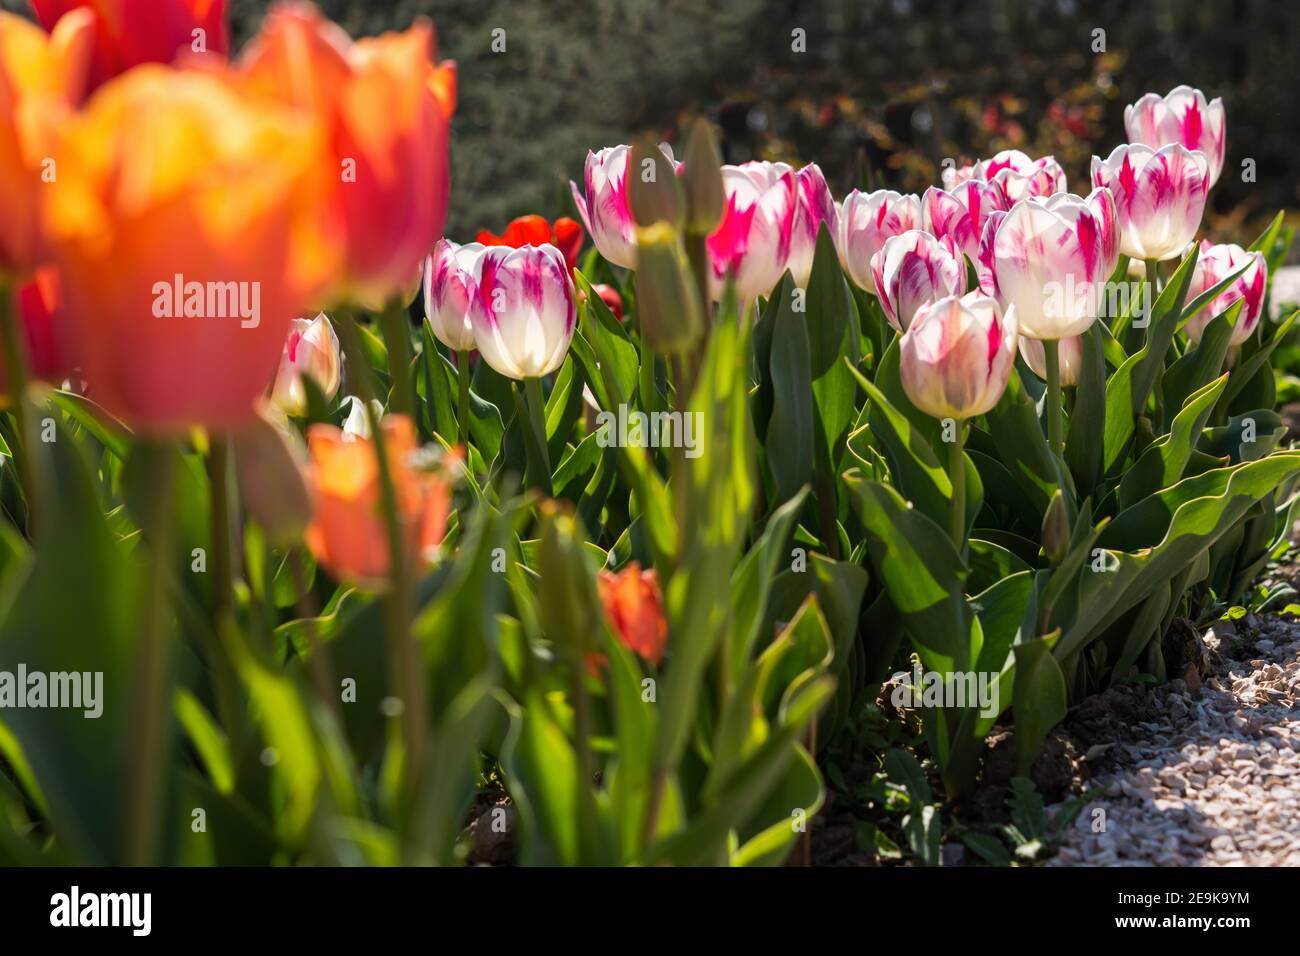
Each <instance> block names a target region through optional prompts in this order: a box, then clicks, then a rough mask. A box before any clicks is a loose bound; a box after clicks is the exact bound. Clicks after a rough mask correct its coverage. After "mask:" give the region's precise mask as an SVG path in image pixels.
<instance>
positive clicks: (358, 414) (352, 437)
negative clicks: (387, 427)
mask: <svg viewBox="0 0 1300 956" xmlns="http://www.w3.org/2000/svg"><path fill="white" fill-rule="evenodd" d="M343 404H344V406H345V407H346V408H347V409H348V413H347V415H346V416H344V418H343V440H344V441H356V440H357V439H358V438H361V439H368V438H369V437H370V415H371V413H373V414H374V416H375V418H376V419H378V418H380V417H382V416H383V414H384V406H383V405H382V404H381V403H380V401H379V399H377V398H372V399H371V400H370V401H369V402H363V401H362V400H361V399H359V398H357V397H356V396H355V395H349V396H348V397H347V398H346V399H344V400H343Z"/></svg>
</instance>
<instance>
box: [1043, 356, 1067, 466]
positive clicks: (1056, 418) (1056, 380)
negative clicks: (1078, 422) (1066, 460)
mask: <svg viewBox="0 0 1300 956" xmlns="http://www.w3.org/2000/svg"><path fill="white" fill-rule="evenodd" d="M1058 348H1059V343H1058V342H1057V341H1056V339H1043V355H1044V357H1045V362H1046V365H1047V440H1048V443H1049V444H1050V445H1051V447H1052V454H1054V455H1056V456H1057V457H1058V458H1059V457H1060V456H1062V455H1063V454H1065V440H1064V438H1063V437H1062V436H1063V434H1064V425H1063V422H1062V421H1061V355H1060V352H1059V351H1058Z"/></svg>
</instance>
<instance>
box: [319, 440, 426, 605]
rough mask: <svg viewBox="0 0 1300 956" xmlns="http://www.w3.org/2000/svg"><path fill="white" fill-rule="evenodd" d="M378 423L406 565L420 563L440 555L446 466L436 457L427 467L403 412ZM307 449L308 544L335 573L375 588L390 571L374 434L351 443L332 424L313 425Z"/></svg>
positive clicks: (325, 565) (418, 564)
mask: <svg viewBox="0 0 1300 956" xmlns="http://www.w3.org/2000/svg"><path fill="white" fill-rule="evenodd" d="M380 428H381V429H382V430H383V433H384V442H383V444H384V455H385V457H386V459H387V461H388V472H389V476H390V477H391V480H392V482H393V492H394V496H395V498H396V502H397V516H398V528H399V533H400V537H401V544H402V548H403V554H404V555H405V562H406V566H407V567H408V568H420V567H423V566H424V565H427V564H429V563H430V562H432V561H433V560H434V558H436V557H437V554H438V546H439V545H440V544H441V543H442V539H443V536H444V534H445V533H446V530H447V517H448V514H449V513H450V509H451V484H450V479H449V476H448V469H447V467H446V462H436V463H435V464H437V466H438V467H436V468H434V469H430V468H428V467H426V465H425V463H424V462H422V461H417V459H418V458H419V457H420V455H419V452H420V450H419V448H418V439H417V437H416V432H415V424H414V423H413V422H412V421H411V419H409V418H407V417H406V416H405V415H389V416H387V417H385V418H384V419H383V421H382V422H380ZM307 449H308V452H309V453H310V456H311V468H310V471H309V474H308V477H309V484H310V485H311V487H312V489H313V491H314V497H315V515H314V517H313V519H312V523H311V526H310V527H309V528H308V529H307V546H308V547H309V548H310V549H311V552H312V554H313V555H315V557H316V560H317V561H319V562H320V563H321V564H322V565H323V566H324V567H325V568H327V569H328V570H329V572H330V573H331V574H332V575H334V577H335V578H338V579H339V580H342V581H349V582H355V583H358V584H361V585H363V586H366V587H368V588H372V589H375V588H378V587H379V586H380V585H381V584H382V583H383V582H384V581H385V580H386V579H387V577H388V573H389V543H388V537H387V529H386V525H385V521H384V515H383V509H382V507H381V488H380V476H379V462H378V459H377V456H376V454H375V449H374V446H373V444H372V442H371V440H370V439H369V438H360V437H355V438H354V439H353V440H351V441H348V440H347V439H346V438H345V437H344V435H343V432H342V431H341V430H340V429H338V428H335V427H334V426H333V425H313V426H311V428H310V429H308V431H307Z"/></svg>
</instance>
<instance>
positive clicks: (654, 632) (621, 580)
mask: <svg viewBox="0 0 1300 956" xmlns="http://www.w3.org/2000/svg"><path fill="white" fill-rule="evenodd" d="M596 586H597V589H598V591H599V592H600V603H601V604H602V605H603V607H604V609H605V616H606V617H607V618H608V620H609V624H610V627H611V628H612V629H613V631H614V635H615V636H616V637H617V638H618V640H619V643H621V644H622V645H623V646H624V647H626V648H627V649H628V650H630V651H633V652H634V653H636V654H637V655H639V656H640V657H641V658H643V659H644V660H646V661H647V662H649V663H650V664H652V665H653V666H655V667H658V666H659V665H660V663H662V661H663V658H664V649H665V648H666V647H667V646H668V620H667V618H665V617H664V599H663V593H662V592H661V591H660V589H659V577H658V575H657V574H656V573H655V571H654V569H653V568H652V569H650V570H648V571H642V570H641V566H640V565H638V564H637V563H636V562H635V561H632V562H630V563H629V564H628V565H627V567H625V568H623V570H622V571H619V572H618V573H615V572H613V571H601V572H600V575H599V577H598V578H597V579H596Z"/></svg>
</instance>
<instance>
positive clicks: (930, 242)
mask: <svg viewBox="0 0 1300 956" xmlns="http://www.w3.org/2000/svg"><path fill="white" fill-rule="evenodd" d="M871 275H872V283H873V284H874V286H875V289H876V295H878V296H879V297H880V307H881V308H882V309H884V312H885V318H887V319H888V320H889V324H890V325H892V326H893V327H894V328H895V329H897V330H898V331H899V332H906V331H907V329H908V326H909V325H910V324H911V323H912V317H913V316H914V315H915V314H916V312H917V310H918V309H920V308H921V306H923V305H925V304H926V303H928V302H933V301H935V300H936V299H942V298H944V297H946V296H952V295H961V294H962V293H963V292H965V291H966V263H965V261H963V259H962V255H961V252H960V251H959V250H958V249H957V246H956V245H955V244H954V243H953V241H952V239H948V238H945V239H936V238H935V237H934V236H932V235H930V234H929V233H928V232H923V231H922V230H920V229H913V230H910V231H908V232H905V233H903V234H902V235H898V236H894V237H893V238H892V239H889V240H888V241H886V242H885V244H884V245H883V246H882V247H881V249H880V251H879V252H877V253H876V254H875V255H874V256H872V257H871Z"/></svg>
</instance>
